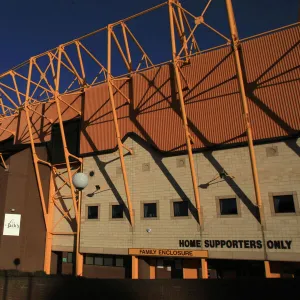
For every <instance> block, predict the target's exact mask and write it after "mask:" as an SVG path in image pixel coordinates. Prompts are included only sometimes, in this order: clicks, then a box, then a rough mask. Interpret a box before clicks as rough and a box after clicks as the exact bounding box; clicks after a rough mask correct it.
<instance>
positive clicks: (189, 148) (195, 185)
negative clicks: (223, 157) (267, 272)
mask: <svg viewBox="0 0 300 300" xmlns="http://www.w3.org/2000/svg"><path fill="white" fill-rule="evenodd" d="M172 3H173V1H172V0H169V2H168V6H169V18H170V29H171V41H172V57H173V65H174V70H175V76H176V83H177V90H178V94H179V101H180V107H181V114H182V121H183V127H184V131H185V139H186V146H187V151H188V156H189V163H190V169H191V176H192V182H193V189H194V197H195V203H196V208H197V212H198V220H199V225H200V232H201V229H202V226H203V220H202V216H201V206H200V195H199V190H198V182H197V176H196V171H195V164H194V159H193V150H192V145H191V136H190V133H189V127H188V121H187V116H186V110H185V104H184V99H183V93H182V85H181V79H180V74H179V70H178V68H179V67H178V59H177V54H176V41H175V32H174V20H173V7H172Z"/></svg>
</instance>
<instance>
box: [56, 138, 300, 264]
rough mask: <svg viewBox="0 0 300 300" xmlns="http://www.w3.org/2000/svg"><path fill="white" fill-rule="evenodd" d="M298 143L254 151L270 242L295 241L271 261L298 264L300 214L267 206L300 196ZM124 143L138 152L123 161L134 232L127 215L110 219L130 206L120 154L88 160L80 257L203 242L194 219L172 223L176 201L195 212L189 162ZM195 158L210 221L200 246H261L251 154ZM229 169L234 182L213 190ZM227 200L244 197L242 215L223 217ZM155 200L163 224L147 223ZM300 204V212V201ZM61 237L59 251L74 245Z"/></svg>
mask: <svg viewBox="0 0 300 300" xmlns="http://www.w3.org/2000/svg"><path fill="white" fill-rule="evenodd" d="M298 143H299V140H298V141H297V140H290V141H287V142H277V143H273V144H265V145H258V146H255V152H256V155H257V165H258V172H259V182H260V187H261V196H262V201H263V209H264V213H265V216H266V220H265V223H264V225H265V239H266V241H267V240H283V241H284V240H292V245H291V249H276V250H275V249H272V250H270V249H267V251H268V259H270V260H291V261H298V260H299V259H300V256H299V252H300V238H299V226H298V223H299V222H300V217H299V216H298V215H297V214H294V215H288V216H278V215H276V216H275V215H272V212H271V205H270V201H269V193H279V192H294V193H295V195H296V196H297V194H298V195H299V193H300V185H299V184H300V160H299V152H300V151H299V147H298ZM125 145H126V146H127V147H130V148H132V149H133V151H134V154H133V155H126V156H125V163H126V167H127V174H128V180H129V187H130V192H131V197H132V203H133V209H134V218H135V226H134V228H133V229H132V228H131V226H130V224H129V222H128V219H127V218H126V217H124V218H123V219H121V220H111V219H110V214H111V212H110V205H111V204H113V203H116V204H117V203H122V202H125V203H126V195H125V190H124V184H123V177H122V173H121V169H120V161H119V159H118V152H115V153H111V154H104V155H99V156H94V157H87V158H84V162H83V165H84V172H85V173H86V174H89V173H90V171H94V172H95V175H94V176H93V177H90V178H89V185H88V187H87V188H86V189H85V190H84V192H83V201H82V211H81V213H82V217H81V221H82V226H81V243H80V247H81V251H82V252H84V253H108V254H109V253H113V254H127V253H128V248H169V249H177V248H179V240H199V239H201V234H200V230H199V226H198V225H197V222H196V220H195V218H194V217H193V214H191V215H190V216H189V217H184V218H173V217H172V215H171V201H172V200H176V199H184V198H187V199H189V200H190V201H191V204H192V205H194V206H195V203H194V197H193V189H192V182H191V176H190V168H189V162H188V158H187V156H186V155H182V156H174V157H163V156H162V155H161V154H159V153H157V152H156V151H154V150H153V149H151V148H150V147H149V146H147V145H145V143H143V142H142V141H140V140H138V139H137V138H134V139H131V138H128V139H127V140H126V141H125ZM125 152H126V151H125ZM194 160H195V166H196V172H197V177H198V184H199V192H200V198H201V207H202V212H203V218H204V229H203V231H202V240H203V241H204V240H263V236H262V231H261V227H260V224H259V222H258V221H257V208H256V206H255V192H254V186H253V181H252V172H251V166H250V161H249V154H248V148H247V147H239V148H233V149H226V150H218V151H213V152H211V151H206V152H204V153H197V154H194ZM223 169H225V170H226V172H227V173H228V174H229V175H230V176H233V177H234V178H230V177H227V178H226V179H225V180H222V179H217V180H215V181H213V182H212V183H211V184H210V185H207V183H208V182H209V181H211V180H212V179H213V178H214V177H215V176H216V175H218V173H219V172H221V171H222V170H223ZM95 185H100V187H101V189H100V191H98V192H96V193H95V194H94V195H93V196H92V197H90V196H91V194H92V193H93V192H94V191H95ZM227 196H235V197H237V198H238V202H239V207H240V216H238V217H236V216H233V217H220V216H218V214H217V200H216V199H217V197H227ZM298 198H299V196H298ZM296 200H297V202H298V199H296ZM151 201H157V202H158V218H157V219H143V218H142V217H143V216H142V210H141V207H142V206H141V203H142V202H151ZM88 205H100V218H99V220H87V216H86V206H88ZM296 205H297V206H299V203H296ZM147 228H151V232H150V233H147V232H146V229H147ZM59 238H60V243H61V245H66V244H69V242H67V240H66V237H64V236H60V237H59ZM68 238H69V237H68ZM55 239H56V237H55ZM55 243H56V242H55ZM263 248H264V247H262V249H250V248H248V247H243V248H241V249H233V248H227V247H223V248H221V247H218V248H207V250H209V257H210V258H233V259H264V258H265V256H264V251H263V250H264V249H263ZM182 249H183V248H182ZM188 249H191V248H188ZM195 249H196V248H195ZM287 254H288V255H287Z"/></svg>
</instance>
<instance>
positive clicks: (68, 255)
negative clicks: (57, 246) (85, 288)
mask: <svg viewBox="0 0 300 300" xmlns="http://www.w3.org/2000/svg"><path fill="white" fill-rule="evenodd" d="M67 262H68V263H73V252H68V254H67Z"/></svg>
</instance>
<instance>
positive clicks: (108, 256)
mask: <svg viewBox="0 0 300 300" xmlns="http://www.w3.org/2000/svg"><path fill="white" fill-rule="evenodd" d="M87 256H89V257H90V258H92V259H93V263H92V264H87V263H86V258H87ZM97 257H99V258H102V264H96V263H95V261H96V258H97ZM105 259H112V264H105V262H104V261H105ZM117 259H122V266H120V265H117ZM83 263H84V265H87V266H97V267H112V268H125V267H126V258H125V255H116V254H100V253H97V254H95V253H85V254H84V261H83Z"/></svg>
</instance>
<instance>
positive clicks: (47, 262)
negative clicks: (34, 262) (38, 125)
mask: <svg viewBox="0 0 300 300" xmlns="http://www.w3.org/2000/svg"><path fill="white" fill-rule="evenodd" d="M32 66H33V58H31V59H30V64H29V71H28V81H27V88H26V95H25V105H24V110H25V114H26V121H27V127H28V132H29V137H30V145H31V152H32V158H33V164H34V169H35V175H36V179H37V184H38V190H39V195H40V200H41V204H42V211H43V215H44V221H45V227H46V242H45V257H44V271H45V273H46V274H50V268H51V250H52V234H51V230H50V228H51V225H52V218H53V207H52V204H53V202H52V200H51V199H50V197H51V195H52V190H51V188H52V187H53V186H51V182H52V179H53V178H52V172H51V174H50V191H49V204H48V211H47V208H46V203H45V198H44V191H43V186H42V182H41V175H40V171H39V166H38V163H39V161H41V162H42V163H44V164H47V165H49V166H51V164H49V163H48V162H44V161H42V160H40V159H39V158H38V156H37V154H36V148H35V144H34V140H33V134H32V128H31V121H30V117H29V111H28V101H29V92H30V83H31V75H32ZM51 202H52V204H51ZM49 209H50V210H49Z"/></svg>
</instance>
